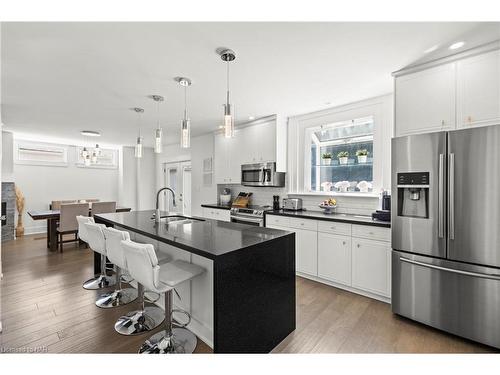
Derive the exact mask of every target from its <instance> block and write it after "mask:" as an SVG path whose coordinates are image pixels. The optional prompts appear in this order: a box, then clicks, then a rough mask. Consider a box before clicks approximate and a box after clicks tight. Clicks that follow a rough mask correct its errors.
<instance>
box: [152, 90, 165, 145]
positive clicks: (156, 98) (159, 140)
mask: <svg viewBox="0 0 500 375" xmlns="http://www.w3.org/2000/svg"><path fill="white" fill-rule="evenodd" d="M151 98H152V99H153V100H154V101H155V102H156V116H157V117H158V118H157V128H156V130H155V154H161V152H162V149H163V145H162V132H163V131H162V129H161V127H160V103H161V102H162V101H163V100H164V98H163V96H161V95H151Z"/></svg>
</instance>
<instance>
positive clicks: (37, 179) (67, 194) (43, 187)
mask: <svg viewBox="0 0 500 375" xmlns="http://www.w3.org/2000/svg"><path fill="white" fill-rule="evenodd" d="M68 161H69V163H68V166H67V167H52V166H39V165H21V164H14V173H13V176H14V182H15V183H16V185H17V186H18V187H19V188H20V189H21V191H22V193H23V195H24V197H25V199H26V206H25V207H26V208H25V210H26V211H25V214H24V228H25V233H26V234H30V233H36V232H44V231H45V230H46V222H45V221H34V220H32V219H31V218H30V217H29V215H27V214H26V212H27V211H32V210H47V209H48V208H49V203H50V201H52V200H64V199H89V198H98V199H100V200H101V201H117V200H118V169H99V168H79V167H76V166H75V161H76V146H69V150H68Z"/></svg>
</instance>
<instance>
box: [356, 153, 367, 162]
mask: <svg viewBox="0 0 500 375" xmlns="http://www.w3.org/2000/svg"><path fill="white" fill-rule="evenodd" d="M367 159H368V156H367V155H359V156H358V163H359V164H364V163H366V160H367Z"/></svg>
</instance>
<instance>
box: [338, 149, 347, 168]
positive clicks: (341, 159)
mask: <svg viewBox="0 0 500 375" xmlns="http://www.w3.org/2000/svg"><path fill="white" fill-rule="evenodd" d="M337 158H338V159H339V164H340V165H346V164H347V161H348V160H349V153H348V152H347V151H340V152H339V153H338V154H337Z"/></svg>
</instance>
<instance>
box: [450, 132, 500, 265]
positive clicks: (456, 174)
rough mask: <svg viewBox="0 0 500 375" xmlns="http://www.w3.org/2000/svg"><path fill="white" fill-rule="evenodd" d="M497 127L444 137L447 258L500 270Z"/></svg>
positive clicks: (498, 139) (499, 155)
mask: <svg viewBox="0 0 500 375" xmlns="http://www.w3.org/2000/svg"><path fill="white" fill-rule="evenodd" d="M499 145H500V125H495V126H488V127H483V128H475V129H466V130H459V131H455V132H451V133H449V134H448V150H449V156H448V159H449V174H448V179H449V196H448V199H449V204H448V205H449V212H448V232H449V233H448V258H449V259H453V260H458V261H463V262H469V263H476V264H481V265H488V266H494V267H500V193H499V187H500V147H499Z"/></svg>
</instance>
